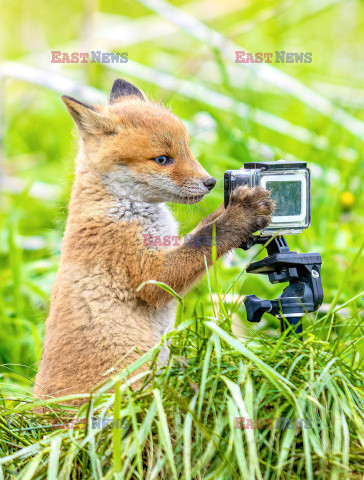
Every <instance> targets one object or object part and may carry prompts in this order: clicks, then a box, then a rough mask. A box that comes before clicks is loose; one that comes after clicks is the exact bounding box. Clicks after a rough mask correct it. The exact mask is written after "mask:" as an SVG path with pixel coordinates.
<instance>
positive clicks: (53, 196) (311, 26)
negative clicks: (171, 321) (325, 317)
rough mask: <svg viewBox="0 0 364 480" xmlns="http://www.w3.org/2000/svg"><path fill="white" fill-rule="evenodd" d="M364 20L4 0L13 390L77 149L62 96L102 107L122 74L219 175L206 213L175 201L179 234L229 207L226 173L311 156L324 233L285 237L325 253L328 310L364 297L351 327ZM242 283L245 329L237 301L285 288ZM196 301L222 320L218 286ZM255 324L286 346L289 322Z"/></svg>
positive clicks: (225, 284)
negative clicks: (183, 130)
mask: <svg viewBox="0 0 364 480" xmlns="http://www.w3.org/2000/svg"><path fill="white" fill-rule="evenodd" d="M152 3H153V5H154V6H155V9H154V10H153V9H152V8H150V7H151V5H152ZM363 23H364V4H363V2H361V1H333V0H325V1H322V2H315V1H309V0H305V1H302V2H294V1H293V0H287V1H281V0H279V1H274V0H273V1H261V2H254V1H241V0H225V1H224V2H217V1H205V0H202V1H201V0H197V1H192V2H186V1H184V0H179V1H174V2H171V3H166V2H164V1H160V0H158V1H155V2H149V1H148V0H144V1H143V2H139V1H131V0H130V1H122V2H116V1H113V0H108V1H100V2H96V1H88V2H81V1H72V2H71V1H67V0H66V1H64V2H53V1H50V2H46V1H44V0H36V1H34V2H31V3H29V2H26V1H25V0H22V1H18V2H10V1H3V2H2V4H1V16H0V57H1V62H0V86H1V89H0V128H1V135H0V140H1V175H2V177H1V203H0V331H1V336H0V363H2V364H3V365H4V366H3V368H2V369H1V375H2V379H3V380H2V381H4V379H5V380H6V381H7V382H19V381H22V380H23V379H22V377H21V376H20V375H19V373H16V372H20V373H22V374H24V375H26V376H27V377H32V376H33V375H34V372H35V371H34V367H35V365H36V362H37V360H38V359H39V356H40V352H41V345H42V335H43V328H44V320H45V318H46V315H47V309H48V304H49V295H50V291H51V286H52V282H53V280H54V276H55V273H56V271H57V265H58V258H59V253H60V242H61V238H62V232H63V228H64V225H65V221H66V215H67V204H68V199H69V194H70V189H71V184H72V177H73V160H74V157H75V154H76V150H77V139H76V135H75V129H74V126H73V122H72V120H71V118H70V116H69V115H68V112H67V111H66V108H65V107H64V104H63V102H62V101H61V98H60V97H61V94H63V93H65V94H71V95H73V96H75V97H77V98H79V99H81V100H84V101H89V102H91V103H92V102H97V101H100V100H101V101H102V100H104V101H105V99H106V96H105V97H103V94H107V93H108V92H109V91H110V88H111V85H112V82H113V81H114V80H115V79H116V78H117V77H122V78H125V79H127V80H129V81H132V82H133V83H135V84H136V85H137V86H139V87H140V88H142V89H143V90H144V91H145V92H146V93H147V95H149V96H150V97H152V98H153V99H155V100H157V101H160V100H161V101H163V102H165V103H166V104H167V105H168V106H169V107H170V108H171V109H172V110H173V112H174V113H175V114H177V115H179V116H180V117H181V118H182V120H183V121H185V123H186V126H187V127H188V129H189V131H190V133H191V137H192V138H191V144H192V150H193V152H194V153H195V154H196V156H197V158H198V159H199V161H200V162H201V163H202V165H203V166H204V167H205V168H206V169H207V170H208V171H209V172H210V173H211V174H212V175H213V176H215V177H216V178H218V188H216V189H214V190H213V192H212V194H211V195H209V196H208V198H206V199H205V200H203V201H202V202H201V203H200V204H198V205H194V206H185V205H184V206H175V205H173V207H172V208H173V211H174V212H175V214H176V216H177V218H178V219H179V221H180V224H181V232H182V233H187V232H188V231H189V230H190V229H191V228H193V227H194V226H195V225H196V224H197V223H198V221H200V220H201V219H202V218H203V217H204V216H205V215H206V214H208V213H209V212H211V211H212V210H214V209H215V208H217V206H218V205H219V204H220V203H221V202H222V196H223V188H222V179H223V173H224V171H225V170H226V169H231V168H239V167H241V166H242V164H243V163H244V162H245V161H251V160H258V159H259V160H261V159H265V160H271V159H279V158H285V159H301V160H306V161H308V162H309V166H310V167H311V169H312V177H313V179H312V226H311V228H309V229H308V230H306V231H305V232H303V233H302V234H301V235H299V236H296V237H289V238H288V239H287V240H288V242H289V245H290V247H292V248H294V249H296V250H297V251H311V252H313V251H317V252H320V254H321V255H322V258H323V269H322V280H323V285H324V293H325V299H324V302H325V304H324V306H323V308H322V310H321V311H322V312H323V313H324V312H327V311H328V309H329V305H330V304H331V302H333V301H334V302H335V303H336V304H343V303H345V302H347V301H349V300H350V299H352V298H353V297H355V296H358V298H357V299H356V300H355V301H353V302H351V303H350V304H349V305H348V307H347V308H346V309H344V311H343V317H342V319H343V320H344V321H343V322H342V325H344V324H345V318H347V317H348V316H350V315H352V313H353V312H354V313H355V315H358V314H359V315H360V313H361V311H362V310H361V308H362V305H363V302H362V299H361V298H360V295H359V294H360V292H361V290H362V289H363V276H364V274H363V271H364V270H363V260H362V258H363V257H362V255H359V257H358V258H357V259H356V263H355V265H353V266H352V268H350V265H351V264H352V262H353V260H354V258H355V256H356V254H357V253H358V251H359V249H360V247H361V244H362V242H363V234H362V232H363V223H364V222H363V208H364V202H363V182H362V180H363V140H362V139H363V136H364V88H363V85H364V68H363V63H364V60H363V56H362V46H363V44H364V28H363ZM208 27H209V28H208ZM216 32H218V34H217V33H216ZM236 49H238V50H248V51H251V52H253V53H255V52H275V51H276V50H279V51H281V50H285V51H286V52H312V63H309V64H308V63H302V64H274V63H273V64H271V65H268V64H259V65H253V64H246V65H239V64H236V63H235V62H234V60H235V50H236ZM52 50H61V51H64V52H68V53H71V52H75V51H78V52H90V51H91V50H103V51H106V52H127V53H128V59H129V61H128V63H123V64H103V65H100V64H91V63H88V64H80V63H78V64H52V63H51V51H52ZM282 73H283V75H282ZM85 85H88V86H90V87H93V89H87V88H86V89H85V88H83V86H85ZM255 253H256V250H254V251H253V250H251V251H249V252H247V253H246V252H242V251H239V252H236V253H234V254H232V255H230V256H227V257H226V258H225V259H224V260H222V261H220V264H219V281H220V287H221V289H222V291H223V292H225V291H226V290H227V289H228V288H229V286H230V285H231V283H232V282H233V280H234V279H235V277H236V276H237V275H239V273H240V272H241V271H242V269H243V268H244V267H245V266H246V264H247V262H248V261H249V260H250V259H251V258H252V256H253V255H254V254H255ZM212 283H213V288H215V289H216V288H217V287H216V285H214V282H213V281H212ZM238 285H239V287H238V288H237V287H236V286H235V287H234V289H233V290H231V291H229V296H227V297H226V299H227V302H228V303H229V302H230V303H231V309H232V312H233V315H234V316H233V320H234V323H235V324H236V325H240V327H239V328H243V330H245V331H247V330H248V328H250V327H249V326H247V325H246V324H245V321H244V315H245V313H244V307H243V305H242V304H241V303H240V304H236V299H237V298H238V297H239V295H244V294H248V293H255V294H256V295H258V296H262V297H266V298H274V297H275V296H277V294H279V293H280V291H281V290H282V286H278V287H277V286H275V287H273V286H272V285H270V284H269V283H267V282H266V281H265V279H263V278H260V277H257V276H255V277H253V276H246V275H245V274H244V275H242V276H241V278H240V280H239V282H238ZM185 305H186V315H187V316H188V315H192V314H193V312H194V311H195V310H196V309H197V310H199V309H206V311H209V309H210V308H211V305H210V306H209V294H208V287H207V279H206V278H205V279H204V280H203V281H202V282H201V283H200V284H199V285H198V286H197V287H195V288H194V289H193V291H192V292H190V293H189V294H188V296H187V298H186V301H185ZM319 315H320V313H319ZM345 315H346V317H345ZM313 317H314V316H313ZM313 317H312V318H313ZM309 321H310V320H309V319H307V322H309ZM257 328H265V329H267V332H268V333H269V334H272V335H274V334H276V333H277V321H276V320H275V319H274V318H273V317H269V316H267V317H266V319H265V321H264V322H263V323H262V324H261V325H260V326H258V327H257ZM341 328H344V327H340V326H338V327H337V328H336V329H334V330H333V335H336V336H339V335H340V334H341V330H340V329H341ZM21 365H25V366H27V367H29V368H26V367H21ZM26 386H29V382H27V383H26Z"/></svg>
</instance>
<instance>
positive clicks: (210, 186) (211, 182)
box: [203, 177, 216, 190]
mask: <svg viewBox="0 0 364 480" xmlns="http://www.w3.org/2000/svg"><path fill="white" fill-rule="evenodd" d="M203 184H204V185H205V187H207V188H208V189H209V190H212V189H213V188H214V186H215V185H216V179H215V178H214V177H209V178H207V179H206V180H205V181H204V182H203Z"/></svg>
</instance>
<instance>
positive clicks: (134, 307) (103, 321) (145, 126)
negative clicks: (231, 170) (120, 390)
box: [35, 81, 273, 399]
mask: <svg viewBox="0 0 364 480" xmlns="http://www.w3.org/2000/svg"><path fill="white" fill-rule="evenodd" d="M117 82H123V81H117ZM125 84H126V82H124V83H119V84H118V85H116V84H114V87H113V92H112V103H111V104H110V105H104V106H95V107H90V106H87V105H84V104H81V103H80V102H78V101H76V100H74V99H71V98H68V97H64V101H65V103H66V106H67V108H68V109H69V111H70V113H71V115H72V117H73V118H74V120H75V123H76V125H77V127H78V129H79V132H80V149H79V154H78V157H77V161H76V176H75V182H74V186H73V191H72V197H71V202H70V205H69V216H68V220H67V226H66V230H65V233H64V238H63V244H62V253H61V259H60V267H59V271H58V274H57V278H56V281H55V284H54V287H53V291H52V298H51V307H50V313H49V317H48V319H47V322H46V333H45V342H44V349H43V355H42V360H41V364H40V368H39V372H38V374H37V377H36V381H35V382H36V386H35V395H36V396H37V397H39V398H43V399H44V398H48V395H56V396H59V395H66V394H72V393H87V392H89V391H90V390H91V389H92V387H93V386H94V385H95V384H96V383H97V382H99V381H100V380H102V379H103V378H104V377H103V374H104V373H105V372H106V371H108V370H109V369H110V368H111V367H112V366H113V365H115V364H117V363H118V362H119V368H122V367H123V366H125V365H129V364H130V363H131V362H132V361H134V360H135V359H136V358H137V356H138V355H139V354H138V353H137V350H136V349H135V347H137V348H138V350H139V351H141V352H142V353H144V352H146V351H147V350H148V349H150V348H151V347H152V346H153V345H154V344H156V343H157V342H159V340H160V339H161V336H162V335H163V333H165V332H166V331H168V330H169V329H170V328H172V327H173V320H174V313H175V301H174V299H173V297H172V296H171V295H170V294H169V293H167V292H165V291H164V290H162V289H160V288H158V287H157V286H155V285H150V284H149V285H146V286H144V287H143V288H142V289H141V290H140V291H137V288H138V286H139V285H140V284H141V283H143V282H145V281H147V280H157V281H161V282H165V283H167V284H168V285H170V286H171V287H172V288H173V289H174V290H175V291H176V292H178V293H179V294H181V295H183V294H184V293H185V292H186V291H187V290H188V289H189V288H190V287H191V286H192V285H193V284H194V283H195V282H196V281H198V280H199V279H200V278H201V277H202V275H203V274H204V272H205V261H204V258H205V257H206V258H207V261H208V263H209V264H210V263H211V246H210V245H209V244H206V243H205V244H204V245H202V246H196V244H195V242H194V240H196V239H198V238H199V237H203V238H204V239H206V238H211V236H212V225H213V224H214V223H215V225H216V237H217V253H218V256H219V257H220V256H221V255H223V254H224V253H226V252H227V251H229V250H231V249H232V248H236V247H238V246H239V245H240V243H241V242H242V240H244V239H246V238H247V237H248V236H249V235H250V234H252V233H253V232H254V231H256V230H258V229H260V228H264V227H265V226H266V225H268V223H269V221H270V214H271V212H272V206H273V204H272V201H271V200H270V198H269V195H268V193H267V192H266V191H265V190H262V189H259V188H255V189H252V190H251V189H248V188H246V187H244V188H239V189H237V190H236V191H234V193H233V195H232V198H231V201H230V204H229V206H228V208H227V210H225V209H224V208H223V207H222V206H221V207H219V209H218V210H217V211H216V212H214V213H212V214H211V215H210V216H208V217H207V218H206V219H205V220H203V221H202V222H201V223H200V224H199V225H198V226H197V227H196V229H195V230H194V231H193V237H192V239H191V240H190V241H189V242H187V243H185V244H182V245H180V246H177V247H148V246H146V245H145V244H144V240H143V235H145V234H150V233H151V234H153V235H176V234H177V226H176V224H175V222H174V220H173V217H172V216H171V215H170V213H169V212H168V210H167V208H166V207H165V205H164V204H163V202H164V201H175V202H179V203H194V202H195V201H198V200H200V199H201V198H202V197H203V195H204V194H206V193H208V189H207V188H206V186H204V183H203V182H204V181H206V179H208V178H209V175H208V173H207V172H206V171H205V170H204V169H203V168H202V166H201V165H200V164H199V163H198V162H197V161H196V159H195V158H194V157H193V155H192V154H191V152H190V150H189V146H188V143H189V142H188V135H187V132H186V130H185V127H184V126H183V124H182V122H181V121H180V120H179V119H178V118H177V117H175V116H174V115H173V114H172V113H171V112H170V111H169V110H167V109H166V108H165V107H164V106H162V105H158V104H156V103H153V102H151V101H148V100H146V99H144V95H143V96H142V94H141V92H139V93H140V96H137V95H136V94H132V95H130V94H128V95H125V94H124V93H123V88H125ZM115 85H116V86H115ZM127 86H128V88H129V90H128V92H129V93H130V88H131V86H130V84H127ZM133 88H134V89H136V87H133ZM161 155H165V156H167V157H170V158H172V159H173V162H172V163H171V164H168V165H159V164H158V163H157V162H156V161H154V160H153V159H154V158H156V157H159V156H161ZM133 349H134V350H133ZM128 352H131V353H129V354H128ZM126 355H127V356H126ZM124 356H126V358H123V357H124ZM120 362H121V363H120Z"/></svg>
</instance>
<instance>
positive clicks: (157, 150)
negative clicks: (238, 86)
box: [62, 79, 216, 203]
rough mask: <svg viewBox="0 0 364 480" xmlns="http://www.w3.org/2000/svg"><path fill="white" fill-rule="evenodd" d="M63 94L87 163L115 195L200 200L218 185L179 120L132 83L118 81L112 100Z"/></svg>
mask: <svg viewBox="0 0 364 480" xmlns="http://www.w3.org/2000/svg"><path fill="white" fill-rule="evenodd" d="M62 99H63V101H64V103H65V104H66V106H67V108H68V110H69V112H70V114H71V115H72V118H73V120H74V121H75V124H76V126H77V128H78V130H79V132H80V136H81V149H82V152H83V155H82V156H81V157H80V158H81V160H80V161H82V162H84V163H85V164H84V165H83V168H84V169H86V170H89V171H91V170H92V173H93V174H96V175H98V176H99V177H100V178H101V179H102V181H103V182H104V184H105V186H106V188H108V190H109V191H110V192H111V193H112V194H113V195H115V196H117V197H125V196H128V197H129V198H130V197H132V198H134V199H136V200H139V201H145V202H176V203H196V202H198V201H199V200H201V199H202V198H203V197H204V196H205V195H206V193H208V192H209V191H210V190H211V189H212V188H213V187H214V186H215V183H216V180H215V179H214V178H212V177H211V176H210V175H209V174H208V173H207V172H206V170H205V169H204V168H202V166H201V165H200V164H199V163H198V161H197V160H196V159H195V158H194V156H193V155H192V153H191V151H190V149H189V138H188V134H187V131H186V128H185V127H184V125H183V123H182V122H181V120H180V119H179V118H177V117H176V116H175V115H173V114H172V112H171V111H169V110H168V109H167V108H166V107H164V106H162V105H159V104H157V103H154V102H151V101H149V100H147V98H146V97H145V95H144V94H143V93H142V92H141V91H140V90H139V89H138V88H136V87H135V86H134V85H132V84H130V83H129V82H126V81H125V80H121V79H118V80H116V81H115V82H114V85H113V87H112V90H111V95H110V102H109V104H108V105H97V106H91V105H86V104H85V103H82V102H80V101H78V100H76V99H74V98H72V97H67V96H63V97H62Z"/></svg>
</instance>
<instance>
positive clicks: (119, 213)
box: [110, 198, 178, 243]
mask: <svg viewBox="0 0 364 480" xmlns="http://www.w3.org/2000/svg"><path fill="white" fill-rule="evenodd" d="M110 215H111V216H112V217H113V218H114V219H117V220H120V221H124V222H125V221H127V222H128V221H133V220H136V221H138V222H140V224H141V225H142V228H143V235H153V240H155V239H156V238H160V239H161V240H162V242H161V243H163V240H164V237H165V236H168V235H170V236H176V235H178V224H177V222H176V220H175V219H174V217H173V215H172V213H171V212H170V210H169V208H168V207H167V205H166V204H164V203H147V202H138V201H133V200H130V199H128V198H122V199H118V200H117V201H116V203H115V206H113V207H111V209H110ZM158 243H159V242H158Z"/></svg>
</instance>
